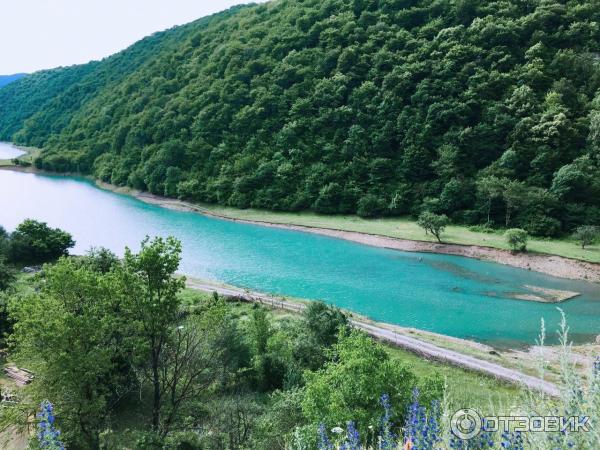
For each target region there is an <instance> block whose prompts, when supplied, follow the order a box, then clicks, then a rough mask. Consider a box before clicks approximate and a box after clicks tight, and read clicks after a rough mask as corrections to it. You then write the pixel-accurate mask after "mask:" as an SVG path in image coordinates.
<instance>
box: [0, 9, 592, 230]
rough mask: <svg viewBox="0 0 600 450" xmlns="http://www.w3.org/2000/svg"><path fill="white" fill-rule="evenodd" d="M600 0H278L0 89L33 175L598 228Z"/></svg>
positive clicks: (330, 209)
mask: <svg viewBox="0 0 600 450" xmlns="http://www.w3.org/2000/svg"><path fill="white" fill-rule="evenodd" d="M599 23H600V8H598V4H597V2H596V1H594V0H569V1H559V0H531V1H517V0H492V1H488V2H473V1H460V2H457V1H453V0H380V1H375V0H307V1H303V2H299V1H294V0H275V1H272V2H269V3H266V4H261V5H249V6H243V7H236V8H233V9H231V10H229V11H226V12H224V13H221V14H217V15H215V16H211V17H208V18H204V19H201V20H199V21H196V22H193V23H191V24H188V25H184V26H181V27H177V28H174V29H171V30H167V31H166V32H163V33H157V34H155V35H153V36H150V37H149V38H146V39H144V40H142V41H140V42H139V43H137V44H135V45H133V46H132V47H130V48H129V49H127V50H125V51H124V52H121V53H119V54H117V55H114V56H112V57H110V58H107V59H105V60H103V61H100V62H93V63H90V64H88V65H83V66H74V67H69V68H60V69H56V70H50V71H44V72H39V73H36V74H33V75H30V76H26V77H24V78H22V79H20V80H18V81H15V82H13V83H11V84H10V85H8V86H6V87H4V88H2V89H0V139H6V140H11V139H12V140H14V141H17V142H19V143H24V144H28V145H33V146H39V147H43V149H44V152H43V153H42V155H41V157H40V158H39V159H38V160H37V162H36V164H37V166H38V167H40V168H43V169H49V170H55V171H77V172H83V173H89V174H93V175H95V176H96V177H98V178H100V179H102V180H104V181H108V182H111V183H113V184H116V185H128V186H132V187H135V188H139V189H144V190H148V191H150V192H153V193H155V194H161V195H167V196H174V197H180V198H183V199H189V200H194V201H204V202H214V203H220V204H226V205H231V206H236V207H257V208H268V209H275V210H303V209H311V210H315V211H319V212H323V213H358V214H360V215H363V216H368V217H369V216H375V215H386V214H390V215H391V214H394V215H396V214H407V213H410V214H413V215H415V216H418V215H419V214H420V213H421V212H423V211H425V210H429V211H431V212H434V213H436V214H446V215H448V216H449V217H450V218H451V219H452V220H454V221H459V222H464V223H486V222H487V223H496V224H498V225H502V226H506V227H519V228H523V229H525V230H527V231H528V232H529V233H531V234H537V235H556V234H560V233H564V232H567V231H572V230H574V229H575V228H576V227H577V226H579V225H583V224H596V223H599V222H600V175H599V174H600V94H599V88H600V71H599V70H598V65H599V59H598V51H599V48H598V42H600V26H599V25H598V24H599Z"/></svg>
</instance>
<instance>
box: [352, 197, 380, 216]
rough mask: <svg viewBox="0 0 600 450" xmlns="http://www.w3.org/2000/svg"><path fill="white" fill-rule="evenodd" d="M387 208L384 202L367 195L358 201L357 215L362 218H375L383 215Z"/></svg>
mask: <svg viewBox="0 0 600 450" xmlns="http://www.w3.org/2000/svg"><path fill="white" fill-rule="evenodd" d="M385 208H386V204H385V202H384V201H383V200H381V199H379V198H377V197H376V196H374V195H373V194H367V195H365V196H364V197H362V198H361V199H360V200H359V201H358V208H357V210H356V213H357V214H358V215H359V216H360V217H375V216H379V215H381V214H382V213H383V212H384V211H385Z"/></svg>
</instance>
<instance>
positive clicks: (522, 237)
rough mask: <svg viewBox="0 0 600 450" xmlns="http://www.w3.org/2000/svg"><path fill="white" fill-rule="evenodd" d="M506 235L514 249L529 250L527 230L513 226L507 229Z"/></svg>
mask: <svg viewBox="0 0 600 450" xmlns="http://www.w3.org/2000/svg"><path fill="white" fill-rule="evenodd" d="M504 236H505V237H506V242H508V245H510V248H512V250H513V251H515V252H516V251H520V252H524V251H525V250H527V241H528V239H529V235H528V234H527V231H525V230H522V229H520V228H511V229H509V230H506V232H505V233H504Z"/></svg>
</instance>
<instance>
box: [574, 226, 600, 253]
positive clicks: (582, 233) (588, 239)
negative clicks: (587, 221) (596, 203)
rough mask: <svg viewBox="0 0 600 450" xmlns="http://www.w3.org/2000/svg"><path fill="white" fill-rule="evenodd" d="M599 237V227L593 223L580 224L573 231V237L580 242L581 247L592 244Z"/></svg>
mask: <svg viewBox="0 0 600 450" xmlns="http://www.w3.org/2000/svg"><path fill="white" fill-rule="evenodd" d="M598 237H600V228H599V227H596V226H593V225H582V226H580V227H578V228H577V230H575V233H573V239H575V240H576V241H578V242H579V243H580V244H581V248H585V246H586V245H592V244H593V243H595V242H596V241H597V240H598Z"/></svg>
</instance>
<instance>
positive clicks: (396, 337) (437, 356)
mask: <svg viewBox="0 0 600 450" xmlns="http://www.w3.org/2000/svg"><path fill="white" fill-rule="evenodd" d="M187 286H188V287H189V288H191V289H196V290H200V291H203V292H209V293H211V292H217V293H218V294H219V295H223V296H225V297H232V298H237V299H240V300H243V301H247V302H253V303H260V304H262V305H265V306H268V307H271V308H279V309H283V310H286V311H291V312H295V313H299V312H302V311H303V310H304V308H305V305H303V304H301V303H295V302H290V301H285V300H281V299H278V298H275V297H271V296H268V295H265V294H261V293H258V292H252V291H248V290H244V289H236V288H233V287H221V286H215V285H211V284H207V283H203V282H200V281H196V280H188V282H187ZM351 323H352V326H354V327H355V328H358V329H360V330H363V331H364V332H365V333H367V334H368V335H370V336H371V337H373V338H375V339H378V340H381V341H386V342H388V343H390V344H392V345H395V346H398V347H401V348H403V349H405V350H408V351H410V352H413V353H416V354H418V355H421V356H424V357H426V358H431V359H434V360H436V361H440V362H443V363H446V364H451V365H454V366H457V367H461V368H463V369H468V370H472V371H475V372H480V373H483V374H485V375H488V376H491V377H493V378H496V379H498V380H502V381H505V382H508V383H512V384H517V385H521V386H525V387H527V388H529V389H533V390H537V391H541V392H543V393H545V394H546V395H549V396H551V397H558V396H559V395H560V389H559V388H558V386H556V385H555V384H553V383H550V382H548V381H545V380H542V379H540V378H537V377H533V376H529V375H526V374H524V373H522V372H519V371H518V370H514V369H509V368H506V367H503V366H501V365H499V364H495V363H492V362H489V361H484V360H481V359H479V358H475V357H473V356H469V355H465V354H462V353H460V352H457V351H453V350H448V349H445V348H442V347H439V346H437V345H434V344H431V343H429V342H425V341H423V340H420V339H417V338H415V337H412V336H408V335H406V334H403V333H402V332H399V331H395V330H390V329H387V328H383V327H381V326H377V325H374V324H370V323H367V322H364V321H361V320H355V319H352V320H351Z"/></svg>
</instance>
